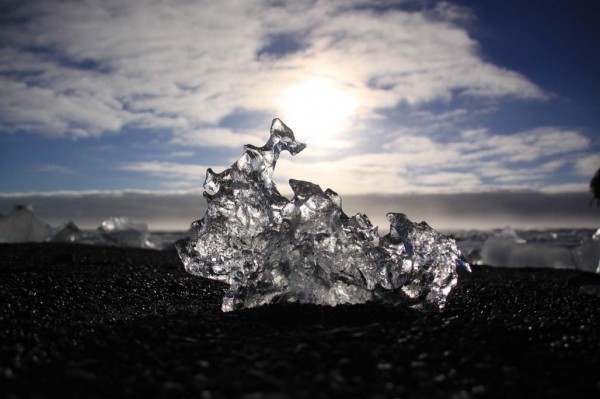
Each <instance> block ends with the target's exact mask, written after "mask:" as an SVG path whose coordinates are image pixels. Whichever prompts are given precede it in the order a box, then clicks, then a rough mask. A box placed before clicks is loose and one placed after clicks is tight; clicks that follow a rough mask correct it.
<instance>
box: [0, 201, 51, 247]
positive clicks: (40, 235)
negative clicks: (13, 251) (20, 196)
mask: <svg viewBox="0 0 600 399" xmlns="http://www.w3.org/2000/svg"><path fill="white" fill-rule="evenodd" d="M51 233H52V229H51V228H50V226H49V225H48V224H47V223H45V222H43V221H41V220H40V219H38V217H37V215H36V214H35V212H34V210H33V207H32V206H31V205H17V206H15V207H14V208H13V209H12V211H11V212H10V213H8V215H5V216H1V217H0V242H6V243H14V242H42V241H45V240H46V239H47V238H48V237H49V236H50V235H51Z"/></svg>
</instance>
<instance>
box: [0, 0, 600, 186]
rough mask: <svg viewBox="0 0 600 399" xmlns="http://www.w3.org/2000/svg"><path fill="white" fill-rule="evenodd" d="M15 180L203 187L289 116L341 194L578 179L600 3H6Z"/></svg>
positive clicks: (3, 100) (597, 123)
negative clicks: (209, 173)
mask: <svg viewBox="0 0 600 399" xmlns="http://www.w3.org/2000/svg"><path fill="white" fill-rule="evenodd" d="M2 4H3V8H4V10H5V12H3V13H2V14H3V16H2V17H0V18H1V19H2V21H1V27H0V37H2V40H1V41H0V43H1V47H0V59H1V60H2V61H1V62H0V93H1V94H0V193H2V194H0V195H4V196H15V193H40V192H43V193H46V195H48V193H52V192H64V191H72V192H82V193H84V192H88V193H89V192H102V191H107V190H109V191H111V192H115V191H119V190H129V191H131V190H138V191H139V190H144V191H148V192H157V193H158V192H165V191H168V192H170V193H173V192H187V191H190V190H191V191H194V190H195V191H197V190H199V189H200V187H201V185H202V182H203V180H204V173H205V170H206V168H207V167H212V168H213V169H215V170H219V169H223V168H225V167H227V166H229V165H230V164H231V163H232V162H233V161H234V160H235V159H236V158H237V157H238V156H239V155H240V153H241V146H242V145H243V144H245V143H252V144H255V145H260V144H262V143H264V142H265V141H266V139H267V138H268V128H269V125H270V122H271V119H272V118H274V117H280V118H281V119H282V120H283V121H284V122H286V123H287V124H288V125H289V126H290V127H291V128H292V129H293V130H294V131H295V133H296V136H297V138H298V139H299V140H300V141H303V142H306V143H307V144H308V146H309V147H308V148H307V149H306V150H305V151H304V152H303V153H302V154H300V155H298V156H296V157H294V158H291V157H289V156H284V157H283V158H282V160H281V161H280V163H279V164H278V169H277V171H276V178H277V182H278V184H279V188H280V191H282V192H283V193H284V194H289V193H291V190H290V189H289V187H288V186H287V183H286V182H287V179H289V178H297V179H302V180H310V181H313V182H315V183H319V184H321V185H322V186H323V188H325V187H330V188H332V189H333V190H335V191H337V192H338V193H340V195H342V197H344V195H361V194H368V193H384V194H402V195H406V194H422V195H425V194H427V195H431V194H456V193H479V192H490V191H491V192H493V191H498V190H500V191H509V192H511V191H515V192H522V191H527V190H533V191H536V192H541V193H546V194H548V193H581V192H586V191H587V190H588V187H587V186H588V184H589V180H590V178H591V176H592V175H593V173H594V172H595V170H596V169H597V168H598V167H600V130H599V129H600V74H599V73H598V71H600V51H599V50H600V48H599V47H600V46H599V45H598V41H597V38H598V37H600V12H598V10H597V8H598V6H596V5H595V4H594V2H592V1H567V0H564V1H553V2H547V1H539V2H522V1H485V2H481V1H453V2H435V1H417V0H410V1H362V0H353V1H294V2H282V1H275V0H270V1H254V2H244V1H220V2H189V1H141V0H140V1H127V2H123V1H103V2H78V1H75V2H59V1H52V2H45V1H28V2H20V1H3V2H2Z"/></svg>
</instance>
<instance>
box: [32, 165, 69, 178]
mask: <svg viewBox="0 0 600 399" xmlns="http://www.w3.org/2000/svg"><path fill="white" fill-rule="evenodd" d="M38 170H39V171H40V172H44V173H60V174H64V175H74V174H77V171H76V170H74V169H71V168H67V167H65V166H61V165H50V164H48V165H40V166H39V168H38Z"/></svg>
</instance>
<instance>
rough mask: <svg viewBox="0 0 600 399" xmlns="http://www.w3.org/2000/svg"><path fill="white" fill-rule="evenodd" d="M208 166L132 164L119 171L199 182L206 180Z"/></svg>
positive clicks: (156, 163)
mask: <svg viewBox="0 0 600 399" xmlns="http://www.w3.org/2000/svg"><path fill="white" fill-rule="evenodd" d="M208 168H209V167H208V166H204V165H196V164H185V163H176V162H157V161H153V162H132V163H125V164H122V165H121V166H120V167H119V169H121V170H123V171H129V172H140V173H144V174H148V175H151V176H158V177H164V178H167V179H176V180H177V181H178V182H180V181H186V180H187V181H193V182H198V181H200V180H204V177H205V175H206V169H208Z"/></svg>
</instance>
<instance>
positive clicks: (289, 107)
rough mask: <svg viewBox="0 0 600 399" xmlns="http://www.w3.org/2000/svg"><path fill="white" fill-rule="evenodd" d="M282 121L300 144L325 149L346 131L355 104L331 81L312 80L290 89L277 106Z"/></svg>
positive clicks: (353, 98)
mask: <svg viewBox="0 0 600 399" xmlns="http://www.w3.org/2000/svg"><path fill="white" fill-rule="evenodd" d="M279 105H280V108H281V109H280V112H281V119H282V120H283V121H284V122H285V123H286V124H288V125H289V126H290V127H291V128H292V130H294V133H295V134H296V137H298V138H300V140H301V141H306V142H309V144H311V143H315V144H316V143H317V141H318V143H319V144H318V145H319V146H328V144H331V143H330V141H331V140H332V139H333V138H334V137H335V136H336V135H337V134H338V133H340V132H342V131H343V130H344V128H345V127H346V125H347V123H348V120H349V119H350V118H351V117H352V115H353V114H354V112H355V110H356V108H357V100H356V98H355V97H354V96H353V95H352V93H350V92H349V91H348V90H347V89H345V88H344V87H343V86H341V85H340V84H338V83H337V82H335V81H334V80H332V79H328V78H324V77H315V78H310V79H307V80H305V81H303V82H301V83H300V84H298V85H296V86H292V87H291V88H290V89H289V90H288V91H287V92H285V93H284V95H283V97H282V98H281V100H280V102H279Z"/></svg>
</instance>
